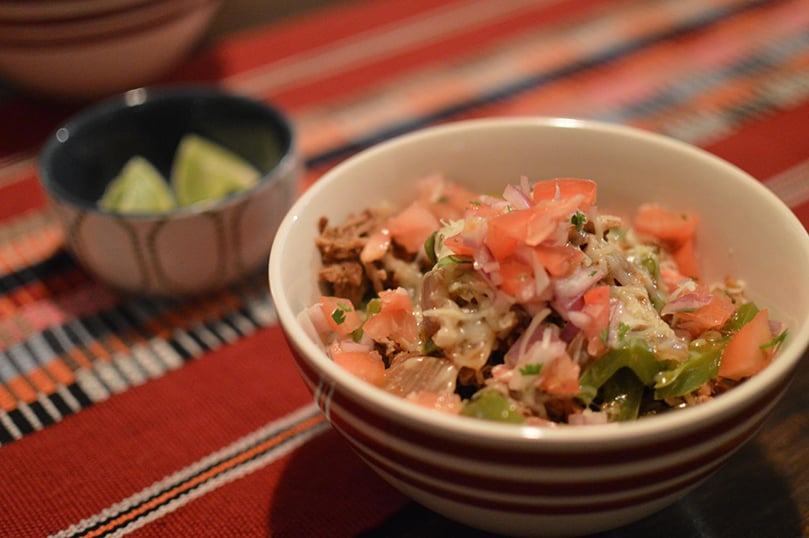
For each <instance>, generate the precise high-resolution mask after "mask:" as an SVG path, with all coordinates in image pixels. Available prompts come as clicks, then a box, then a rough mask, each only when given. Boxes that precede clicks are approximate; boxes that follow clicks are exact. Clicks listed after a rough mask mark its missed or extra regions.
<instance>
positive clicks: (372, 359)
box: [331, 346, 385, 387]
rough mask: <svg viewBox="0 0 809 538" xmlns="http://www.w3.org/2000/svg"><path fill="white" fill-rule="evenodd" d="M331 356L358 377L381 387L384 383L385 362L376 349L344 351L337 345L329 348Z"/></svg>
mask: <svg viewBox="0 0 809 538" xmlns="http://www.w3.org/2000/svg"><path fill="white" fill-rule="evenodd" d="M331 358H332V360H334V362H335V363H336V364H338V365H339V366H340V367H342V368H345V369H346V370H348V371H349V372H351V373H352V374H354V375H355V376H357V377H358V378H360V379H362V380H364V381H367V382H368V383H371V384H372V385H376V386H377V387H381V386H382V385H384V384H385V363H384V362H383V361H382V356H381V355H380V354H379V352H378V351H376V350H371V351H344V350H342V349H340V348H339V346H333V347H332V349H331Z"/></svg>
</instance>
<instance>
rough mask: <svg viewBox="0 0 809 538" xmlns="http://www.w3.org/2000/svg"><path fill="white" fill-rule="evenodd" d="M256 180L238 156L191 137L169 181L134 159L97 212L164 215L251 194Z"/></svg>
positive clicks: (179, 149) (108, 190)
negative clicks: (244, 191)
mask: <svg viewBox="0 0 809 538" xmlns="http://www.w3.org/2000/svg"><path fill="white" fill-rule="evenodd" d="M260 177H261V173H260V172H259V171H258V169H257V168H256V167H255V166H253V165H252V164H250V163H249V162H247V161H246V160H245V159H243V158H242V157H241V156H239V155H237V154H236V153H234V152H233V151H231V150H229V149H228V148H226V147H223V146H222V145H221V144H217V143H216V142H213V141H211V140H208V139H207V138H205V137H202V136H199V135H197V134H193V133H191V134H186V135H185V136H183V137H182V138H181V139H180V143H179V144H178V146H177V153H176V154H175V155H174V158H173V160H172V165H171V177H170V178H169V180H168V181H167V180H166V178H164V177H163V174H161V173H160V171H159V170H158V169H157V168H156V167H155V166H154V165H153V164H152V163H151V162H149V160H148V159H146V158H144V157H143V156H141V155H135V156H133V157H131V158H130V159H129V160H128V161H127V162H126V163H125V164H124V166H123V168H122V169H121V172H120V173H119V174H118V175H117V176H116V177H115V178H114V179H113V180H112V181H111V182H110V183H109V185H107V188H106V189H105V191H104V194H103V196H102V197H101V199H100V200H99V201H98V206H99V208H100V209H103V210H106V211H112V212H116V213H135V214H150V213H151V214H154V213H168V212H169V211H171V210H173V209H175V208H177V207H184V206H190V205H193V204H199V203H205V202H208V203H210V202H212V201H216V200H220V199H222V198H224V197H226V196H228V195H230V194H233V193H237V192H241V191H243V190H246V189H249V188H251V187H253V186H254V185H255V184H256V183H257V182H258V180H259V178H260Z"/></svg>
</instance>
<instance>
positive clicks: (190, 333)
mask: <svg viewBox="0 0 809 538" xmlns="http://www.w3.org/2000/svg"><path fill="white" fill-rule="evenodd" d="M184 332H185V334H186V335H188V337H189V338H190V339H191V340H193V341H194V342H195V343H196V344H197V345H198V346H199V347H200V348H202V350H203V351H211V347H210V346H209V345H208V344H206V343H205V341H204V340H203V339H202V338H200V337H199V336H197V335H196V334H195V333H194V331H189V330H186V331H184Z"/></svg>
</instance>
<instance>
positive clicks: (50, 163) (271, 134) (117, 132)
mask: <svg viewBox="0 0 809 538" xmlns="http://www.w3.org/2000/svg"><path fill="white" fill-rule="evenodd" d="M189 133H195V134H198V135H200V136H203V137H206V138H208V139H210V140H212V141H214V142H216V143H218V144H220V145H222V146H224V147H226V148H228V149H230V150H231V151H233V152H234V153H236V154H238V155H240V156H242V157H243V158H245V159H246V160H247V161H248V162H250V163H251V164H252V165H254V166H255V167H256V168H258V169H259V170H260V171H261V172H262V174H263V175H264V176H265V177H267V175H268V173H269V172H270V171H271V170H273V168H274V167H275V166H276V165H277V164H278V163H279V161H280V160H281V159H282V158H283V157H284V156H286V155H288V154H290V153H291V151H292V149H293V147H292V146H293V133H292V128H291V126H290V123H289V121H288V120H287V119H286V118H285V117H284V115H283V114H282V113H281V112H279V111H278V110H276V109H274V108H272V107H270V106H267V105H265V104H263V103H259V102H256V101H253V100H250V99H247V98H243V97H240V96H234V95H228V94H224V93H222V92H220V91H218V90H215V89H212V88H211V89H208V88H175V89H137V90H131V91H129V92H127V93H125V94H124V95H122V96H118V97H114V98H111V99H108V100H106V101H103V102H101V103H99V104H97V105H94V106H91V107H89V108H87V109H85V110H83V111H82V112H80V113H79V114H78V115H76V116H74V117H73V118H72V119H70V120H69V121H68V122H67V123H66V124H65V125H63V126H62V127H60V128H59V129H58V130H57V131H56V132H55V133H54V134H53V136H52V137H51V138H50V139H49V140H48V142H47V143H46V144H45V146H44V148H43V150H42V153H41V155H40V174H41V179H42V183H43V185H44V187H45V188H46V189H47V190H48V191H49V192H50V193H51V194H52V195H55V196H57V197H59V198H61V199H63V200H66V201H69V202H71V203H73V204H75V205H78V206H81V207H84V208H87V209H93V208H95V205H96V202H97V200H98V199H99V198H100V197H101V195H102V194H103V192H104V189H105V188H106V186H107V184H108V183H109V181H110V180H111V179H113V178H114V177H115V176H116V175H117V174H118V173H119V172H120V170H121V168H122V167H123V165H124V164H125V163H126V161H127V160H129V158H131V157H132V156H134V155H141V156H143V157H145V158H146V159H148V160H149V161H150V162H151V163H152V164H154V165H155V167H157V169H158V170H160V172H161V173H162V174H163V175H164V177H166V178H168V177H169V173H170V170H171V164H172V160H173V158H174V155H175V152H176V149H177V145H178V143H179V141H180V139H181V138H182V137H183V136H184V135H186V134H189Z"/></svg>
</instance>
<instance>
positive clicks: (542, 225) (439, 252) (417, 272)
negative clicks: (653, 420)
mask: <svg viewBox="0 0 809 538" xmlns="http://www.w3.org/2000/svg"><path fill="white" fill-rule="evenodd" d="M698 226H699V218H698V217H697V215H695V214H693V213H690V212H687V211H681V210H675V209H670V208H667V207H664V206H662V205H659V204H655V203H650V204H644V205H642V206H640V207H639V208H638V209H637V211H636V212H635V214H634V215H633V216H632V218H631V219H624V218H622V217H620V216H617V215H611V214H607V213H601V212H600V211H599V208H598V206H597V185H596V183H595V182H594V181H591V180H588V179H578V178H557V179H551V180H547V181H539V182H536V183H533V184H531V183H529V181H528V179H527V178H521V179H520V181H519V182H518V183H515V184H510V185H508V186H507V187H506V188H505V189H504V191H503V193H502V195H499V196H496V195H491V194H475V193H473V192H471V191H468V190H467V189H466V188H465V187H463V186H462V185H460V184H459V183H456V182H454V181H450V180H448V179H446V178H445V177H443V176H442V175H439V174H435V175H431V176H428V177H426V178H423V179H422V180H421V181H420V182H419V183H418V189H417V196H416V198H415V199H414V200H413V201H412V202H410V203H409V204H408V205H406V206H405V207H402V208H395V207H392V206H389V205H380V206H379V207H374V208H368V209H365V210H363V211H362V212H361V213H358V214H355V215H352V216H350V217H349V218H347V219H346V221H345V222H342V223H338V224H336V225H332V224H331V223H329V222H328V220H327V219H325V218H323V219H321V222H320V228H319V232H320V235H319V236H318V238H317V241H316V244H317V247H318V248H319V250H320V253H321V257H322V261H323V267H322V269H321V270H320V283H321V285H322V287H323V289H324V294H323V296H322V297H321V298H320V301H319V302H318V303H317V304H315V305H312V307H310V308H309V309H307V310H306V311H305V312H304V313H303V315H304V316H305V317H306V318H308V320H309V321H310V322H311V323H312V324H313V325H314V327H315V328H316V329H317V332H318V334H319V335H320V337H321V339H322V342H323V343H324V345H325V346H326V349H327V351H328V353H329V354H330V356H331V357H332V359H333V360H334V361H335V362H337V363H338V364H340V365H341V366H343V367H344V368H346V369H347V370H349V371H350V372H352V373H354V374H355V375H357V376H358V377H360V378H362V379H364V380H366V381H368V382H370V383H372V384H374V385H376V386H378V387H380V388H382V389H383V390H387V391H389V392H391V393H393V394H396V395H398V396H401V397H402V398H405V399H407V400H409V401H412V402H413V403H415V404H417V405H423V406H427V407H429V408H431V409H435V410H436V411H440V412H445V413H453V414H460V415H465V416H472V417H478V418H482V419H487V420H498V421H504V422H515V423H524V424H535V425H547V426H552V425H557V424H560V423H568V424H594V423H605V422H614V421H624V420H633V419H636V418H638V417H642V416H647V415H654V414H658V413H661V412H664V411H667V410H670V409H676V408H681V407H687V406H692V405H697V404H700V403H702V402H705V401H707V400H710V399H711V398H713V397H715V396H717V395H718V394H721V393H722V392H724V391H726V390H728V389H731V388H732V387H734V386H735V385H737V384H738V383H741V382H743V381H744V380H745V379H747V378H749V377H751V376H753V375H755V374H757V373H758V372H760V371H761V370H762V369H763V368H765V367H766V366H767V364H769V363H770V362H771V361H772V360H773V357H774V356H775V355H776V353H777V351H778V348H779V346H780V345H781V344H782V342H783V341H784V339H785V338H786V334H787V333H786V330H785V329H783V327H782V326H781V324H779V323H777V322H774V321H772V320H771V319H770V318H769V313H768V310H767V309H759V308H758V307H757V306H756V305H755V304H754V303H752V302H750V301H748V300H747V298H746V296H745V289H744V283H743V282H741V281H739V280H736V279H734V278H733V277H727V278H726V279H725V280H724V281H723V282H718V283H706V282H705V281H704V280H703V279H702V278H701V275H700V271H699V260H698V257H697V253H696V250H695V236H696V230H697V228H698Z"/></svg>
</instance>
